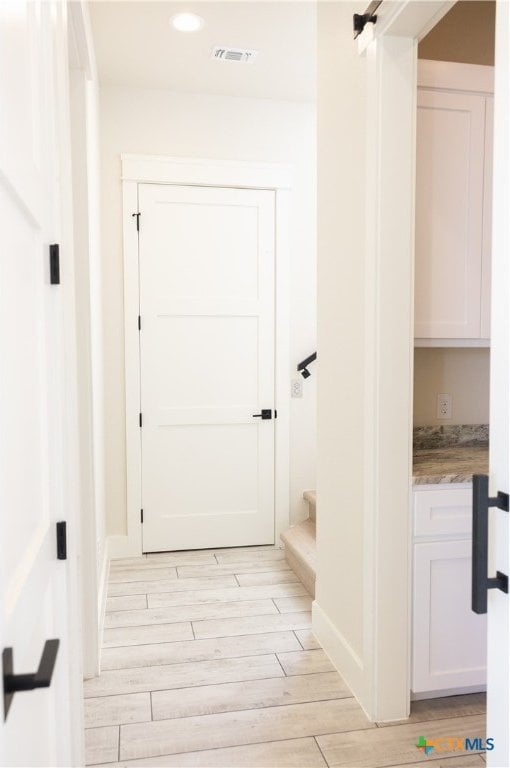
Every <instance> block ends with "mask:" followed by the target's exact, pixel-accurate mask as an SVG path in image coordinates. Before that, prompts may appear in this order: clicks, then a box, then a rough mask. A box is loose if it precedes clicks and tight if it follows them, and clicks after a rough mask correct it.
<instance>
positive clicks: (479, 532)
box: [471, 475, 508, 614]
mask: <svg viewBox="0 0 510 768" xmlns="http://www.w3.org/2000/svg"><path fill="white" fill-rule="evenodd" d="M489 507H498V509H502V510H503V511H505V512H508V494H507V493H503V492H502V491H498V495H497V496H496V497H494V498H491V497H489V478H488V476H487V475H473V541H472V555H473V560H472V566H471V567H472V571H471V609H472V610H473V612H474V613H479V614H483V613H487V592H488V590H489V589H500V590H501V591H502V592H508V576H507V575H506V574H504V573H501V571H496V576H494V577H492V578H489V576H488V572H489Z"/></svg>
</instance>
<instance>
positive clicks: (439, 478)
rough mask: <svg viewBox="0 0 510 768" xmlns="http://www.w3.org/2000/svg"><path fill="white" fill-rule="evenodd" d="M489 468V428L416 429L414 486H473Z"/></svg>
mask: <svg viewBox="0 0 510 768" xmlns="http://www.w3.org/2000/svg"><path fill="white" fill-rule="evenodd" d="M488 469H489V442H488V428H487V426H486V425H468V426H467V427H466V428H464V427H463V426H462V425H461V426H455V427H453V426H452V427H418V428H415V430H414V451H413V485H430V484H435V483H470V482H471V480H472V476H473V475H475V474H487V473H488Z"/></svg>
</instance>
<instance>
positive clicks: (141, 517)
mask: <svg viewBox="0 0 510 768" xmlns="http://www.w3.org/2000/svg"><path fill="white" fill-rule="evenodd" d="M140 522H142V523H143V509H141V510H140Z"/></svg>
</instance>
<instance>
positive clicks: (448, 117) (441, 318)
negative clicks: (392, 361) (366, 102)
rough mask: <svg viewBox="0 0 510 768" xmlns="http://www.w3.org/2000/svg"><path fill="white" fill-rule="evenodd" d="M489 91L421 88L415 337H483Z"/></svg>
mask: <svg viewBox="0 0 510 768" xmlns="http://www.w3.org/2000/svg"><path fill="white" fill-rule="evenodd" d="M484 155H485V97H484V96H481V95H479V96H477V95H473V94H467V93H458V92H448V91H427V90H418V114H417V151H416V277H415V286H416V288H415V336H416V337H417V338H422V339H455V338H457V339H477V338H480V336H481V280H482V241H483V204H484Z"/></svg>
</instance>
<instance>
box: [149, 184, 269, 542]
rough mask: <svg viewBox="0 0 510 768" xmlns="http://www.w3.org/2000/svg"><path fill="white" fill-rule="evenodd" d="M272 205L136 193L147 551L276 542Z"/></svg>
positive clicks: (207, 194) (184, 193)
mask: <svg viewBox="0 0 510 768" xmlns="http://www.w3.org/2000/svg"><path fill="white" fill-rule="evenodd" d="M274 202H275V198H274V192H272V191H265V190H262V191H261V190H247V189H227V188H218V187H192V186H171V185H163V184H141V185H139V211H140V232H139V275H140V315H141V332H140V361H141V370H140V374H141V405H140V411H141V418H142V422H141V440H142V507H143V551H144V552H153V551H161V550H176V549H193V548H194V549H196V548H202V547H203V548H206V547H218V546H236V545H249V544H272V543H273V542H274V440H275V428H274V424H275V422H274V418H275V416H276V413H275V411H274V402H275V394H274V392H275V383H274V373H275V370H274V369H275V364H274V359H275V279H274V272H275V247H274V240H275V231H274ZM264 416H266V417H267V418H264Z"/></svg>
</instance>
